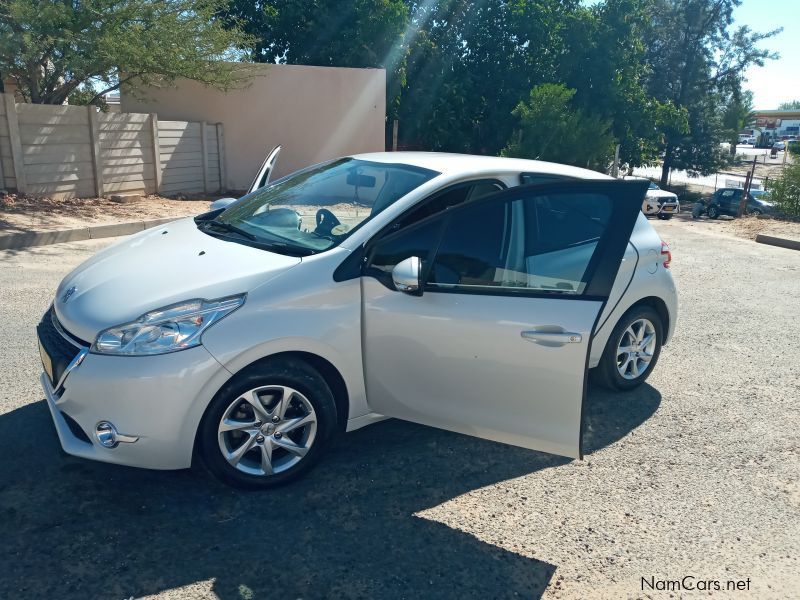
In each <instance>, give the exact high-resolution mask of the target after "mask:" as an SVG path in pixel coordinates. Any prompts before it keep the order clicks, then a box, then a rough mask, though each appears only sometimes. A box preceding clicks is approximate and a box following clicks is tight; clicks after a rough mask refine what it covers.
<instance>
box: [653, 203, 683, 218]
mask: <svg viewBox="0 0 800 600" xmlns="http://www.w3.org/2000/svg"><path fill="white" fill-rule="evenodd" d="M680 210H681V205H680V204H679V203H678V202H665V203H664V204H662V205H661V206H660V208H659V211H658V214H660V215H661V214H669V215H673V214H677V213H679V212H680Z"/></svg>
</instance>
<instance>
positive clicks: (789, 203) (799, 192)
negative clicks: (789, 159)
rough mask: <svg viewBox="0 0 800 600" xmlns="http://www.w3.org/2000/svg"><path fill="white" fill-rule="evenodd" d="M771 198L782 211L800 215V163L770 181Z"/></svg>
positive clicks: (794, 215)
mask: <svg viewBox="0 0 800 600" xmlns="http://www.w3.org/2000/svg"><path fill="white" fill-rule="evenodd" d="M767 189H768V190H769V198H770V200H772V201H773V202H775V204H776V205H777V207H778V210H780V211H781V212H782V213H785V214H787V215H790V216H793V217H800V163H794V164H792V165H789V166H787V167H786V168H785V169H784V170H783V174H782V175H781V176H780V177H779V178H777V179H775V180H773V181H771V182H769V185H768V188H767Z"/></svg>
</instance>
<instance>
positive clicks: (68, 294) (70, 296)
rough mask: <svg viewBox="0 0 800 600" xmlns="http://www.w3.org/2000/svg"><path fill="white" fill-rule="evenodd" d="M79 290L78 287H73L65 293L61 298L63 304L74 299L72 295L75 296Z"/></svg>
mask: <svg viewBox="0 0 800 600" xmlns="http://www.w3.org/2000/svg"><path fill="white" fill-rule="evenodd" d="M77 289H78V288H77V286H74V285H73V286H72V287H71V288H69V289H68V290H67V291H66V292H64V295H63V296H61V302H62V303H64V302H66V301H67V300H69V299H70V298H72V294H74V293H75V291H76V290H77Z"/></svg>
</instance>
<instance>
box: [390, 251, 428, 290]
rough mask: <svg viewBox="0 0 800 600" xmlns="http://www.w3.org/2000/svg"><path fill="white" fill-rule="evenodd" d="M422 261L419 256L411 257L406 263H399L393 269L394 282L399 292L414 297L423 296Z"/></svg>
mask: <svg viewBox="0 0 800 600" xmlns="http://www.w3.org/2000/svg"><path fill="white" fill-rule="evenodd" d="M421 273H422V261H421V260H420V259H419V257H418V256H409V257H408V258H407V259H405V260H404V261H401V262H399V263H397V264H396V265H395V266H394V269H392V281H393V282H394V287H395V288H396V289H397V291H399V292H405V293H406V294H411V295H413V296H421V295H422V282H421V281H420V277H421Z"/></svg>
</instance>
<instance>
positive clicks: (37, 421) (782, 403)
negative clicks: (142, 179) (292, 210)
mask: <svg viewBox="0 0 800 600" xmlns="http://www.w3.org/2000/svg"><path fill="white" fill-rule="evenodd" d="M655 225H656V226H657V227H658V228H659V229H660V230H661V233H662V235H663V236H664V237H665V238H666V239H668V240H669V241H670V242H671V243H672V247H673V251H674V257H675V258H674V261H673V265H674V266H673V269H674V273H675V276H676V278H677V280H678V284H679V286H680V292H681V316H680V321H679V325H678V330H677V333H676V335H675V338H674V341H673V342H672V344H670V346H668V347H667V348H666V349H665V350H664V353H663V354H662V358H661V361H660V363H659V365H658V369H657V371H656V372H655V373H654V376H653V377H652V378H651V379H650V385H646V386H644V387H643V388H642V389H640V390H639V391H638V392H635V393H631V394H624V395H610V394H605V393H601V392H598V391H592V392H591V394H590V414H589V418H588V427H587V439H586V446H587V447H588V449H589V451H590V452H589V454H588V456H587V458H586V460H584V461H582V462H578V461H568V460H566V459H560V458H555V457H549V456H547V455H544V454H539V453H536V452H530V451H526V450H521V449H518V448H512V447H508V446H503V445H500V444H494V443H489V442H484V441H481V440H476V439H473V438H469V437H466V436H461V435H457V434H452V433H446V432H441V431H437V430H434V429H429V428H426V427H421V426H416V425H411V424H407V423H402V422H397V421H387V422H384V423H380V424H377V425H375V426H372V427H369V428H366V429H364V430H361V431H359V432H356V433H354V434H351V435H349V436H346V437H345V439H343V440H342V441H341V442H340V443H339V444H338V445H337V446H336V448H335V449H334V450H333V451H332V452H331V454H330V455H329V456H328V457H327V458H326V459H325V460H323V461H322V464H320V465H319V467H318V468H317V469H316V470H315V471H314V472H313V473H312V475H311V476H309V477H307V478H306V479H304V480H303V481H301V482H298V483H296V484H294V485H292V486H289V487H286V488H283V489H280V490H278V491H275V492H271V493H260V494H259V493H249V494H248V493H240V492H236V491H233V490H230V489H227V488H225V487H223V486H220V485H218V484H216V483H215V482H214V481H213V480H211V479H209V478H208V477H206V476H205V475H203V474H202V473H201V474H198V473H194V472H190V471H186V472H174V473H170V472H166V473H165V472H148V471H141V470H135V469H126V468H119V467H111V466H106V465H102V464H95V463H91V462H85V461H81V460H78V459H74V458H71V457H67V456H64V455H62V454H60V453H59V450H58V442H57V439H56V436H55V433H54V431H53V429H52V426H51V424H50V418H49V415H48V412H47V408H46V406H45V404H44V402H43V401H42V393H41V391H40V390H39V388H38V383H37V377H38V373H39V368H40V367H39V364H38V356H37V351H36V346H35V343H34V338H33V328H34V326H35V324H36V322H37V320H38V318H39V316H40V314H41V313H42V312H43V311H44V310H45V309H46V307H47V305H48V303H49V302H50V298H51V297H52V294H53V292H54V289H55V287H56V285H57V283H58V280H59V279H60V277H61V276H62V275H63V274H64V273H65V272H66V271H68V270H69V269H70V268H71V267H72V266H73V265H76V264H78V263H79V262H80V261H82V260H84V259H85V258H87V257H88V256H89V255H90V254H91V253H92V252H95V251H96V250H98V249H99V248H101V247H103V246H104V245H106V244H107V243H108V242H107V241H105V240H100V241H95V242H80V243H74V244H65V245H60V246H50V247H46V248H38V249H32V250H28V251H22V252H18V253H15V254H11V253H8V252H6V253H0V306H2V310H1V311H0V332H2V334H0V335H2V338H1V339H0V364H2V367H1V368H0V540H2V549H0V573H2V575H1V576H0V598H15V599H16V598H127V597H130V596H141V595H147V594H154V595H157V596H158V597H159V598H176V597H219V598H223V599H241V598H287V599H290V598H301V597H302V598H323V597H346V598H369V597H381V598H425V597H438V598H448V597H451V598H502V597H522V598H531V597H538V596H540V595H544V596H545V597H553V598H587V597H595V596H600V597H631V596H642V595H653V596H655V597H667V596H668V594H666V593H663V592H653V591H651V590H649V589H645V591H644V592H643V591H642V587H641V586H642V583H641V578H642V577H645V578H648V579H649V578H650V577H654V578H655V579H656V580H675V579H681V578H683V577H684V576H687V575H689V576H693V577H695V579H694V580H686V581H687V582H689V583H691V581H695V582H697V581H698V580H700V579H712V580H721V581H723V582H726V581H727V580H729V579H741V580H746V579H748V578H749V580H750V583H749V588H750V592H749V593H747V592H738V593H737V594H735V595H729V596H727V597H736V598H740V597H758V598H785V597H789V596H791V595H795V596H796V594H797V591H798V590H800V579H798V575H797V574H798V572H799V571H800V569H798V558H797V557H798V555H800V535H798V534H799V533H800V532H799V531H798V522H800V521H799V520H798V516H800V484H799V483H798V450H799V449H800V435H798V431H800V417H798V415H800V412H799V411H798V410H797V402H798V400H799V399H800V335H798V333H800V332H799V331H798V325H797V307H798V304H797V298H798V296H800V253H799V252H793V251H790V250H783V249H780V248H772V247H767V246H761V245H757V244H755V243H753V242H749V241H745V240H742V239H737V238H733V237H731V236H729V235H727V234H725V233H724V227H723V226H722V225H721V224H720V223H719V222H717V223H712V222H708V223H706V222H702V223H695V224H692V223H686V222H676V221H671V222H666V223H664V222H657V223H655ZM154 267H155V266H154ZM166 401H168V399H165V402H166ZM154 418H157V416H154ZM654 584H655V585H656V586H658V585H659V584H658V583H657V581H656V582H654ZM661 585H663V584H661ZM742 585H745V584H742ZM675 595H677V594H673V596H675ZM688 595H689V596H690V597H691V595H692V594H691V593H689V594H688ZM723 596H724V595H723Z"/></svg>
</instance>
